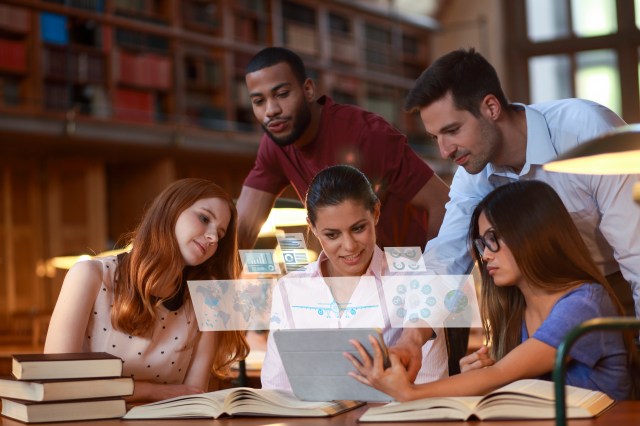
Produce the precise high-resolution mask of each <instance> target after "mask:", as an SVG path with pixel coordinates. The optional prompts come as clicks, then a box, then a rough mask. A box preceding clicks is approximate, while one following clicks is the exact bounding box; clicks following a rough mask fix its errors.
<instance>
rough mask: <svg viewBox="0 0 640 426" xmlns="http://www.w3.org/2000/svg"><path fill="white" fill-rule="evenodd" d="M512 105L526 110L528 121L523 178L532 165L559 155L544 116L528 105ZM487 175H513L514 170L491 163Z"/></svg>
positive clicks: (538, 164)
mask: <svg viewBox="0 0 640 426" xmlns="http://www.w3.org/2000/svg"><path fill="white" fill-rule="evenodd" d="M512 105H513V106H514V107H515V108H516V109H524V110H525V114H526V119H527V154H526V158H525V163H524V166H523V167H522V170H521V171H520V176H523V175H526V174H527V173H529V170H530V169H531V166H532V165H536V166H541V165H543V164H545V163H546V162H548V161H550V160H553V159H554V158H556V157H557V156H558V153H557V151H556V149H555V147H554V146H553V143H552V141H551V135H550V133H549V127H548V126H547V120H546V119H545V118H544V116H543V115H542V114H541V113H540V112H539V111H536V110H535V109H533V108H531V107H529V106H527V105H524V104H521V103H513V104H512ZM487 173H488V175H489V176H491V175H493V174H501V175H504V174H509V173H510V174H513V169H512V168H511V167H502V166H495V165H493V164H491V163H489V164H487Z"/></svg>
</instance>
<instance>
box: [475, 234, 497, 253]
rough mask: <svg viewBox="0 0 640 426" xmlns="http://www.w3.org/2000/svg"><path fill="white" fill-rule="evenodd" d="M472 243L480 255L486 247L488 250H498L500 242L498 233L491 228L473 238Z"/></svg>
mask: <svg viewBox="0 0 640 426" xmlns="http://www.w3.org/2000/svg"><path fill="white" fill-rule="evenodd" d="M473 245H474V246H475V247H476V250H478V253H480V256H482V254H483V253H484V249H485V248H488V249H489V251H491V252H493V253H495V252H497V251H498V250H500V243H499V242H498V234H496V231H494V230H493V229H489V230H488V231H487V232H485V233H484V235H482V236H481V237H480V238H475V239H474V240H473Z"/></svg>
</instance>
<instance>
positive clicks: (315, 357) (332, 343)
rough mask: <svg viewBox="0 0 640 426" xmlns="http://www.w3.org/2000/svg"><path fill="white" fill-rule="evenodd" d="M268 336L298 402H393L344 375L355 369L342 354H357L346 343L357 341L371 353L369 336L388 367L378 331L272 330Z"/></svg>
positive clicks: (347, 329)
mask: <svg viewBox="0 0 640 426" xmlns="http://www.w3.org/2000/svg"><path fill="white" fill-rule="evenodd" d="M272 333H273V338H274V340H275V343H276V346H277V348H278V351H279V352H280V357H281V358H282V364H283V365H284V369H285V372H286V373H287V377H288V378H289V383H290V384H291V389H292V390H293V393H294V394H295V395H296V397H298V398H300V399H301V400H304V401H333V400H339V399H348V400H358V401H385V402H386V401H392V400H393V398H391V397H390V396H389V395H387V394H385V393H383V392H381V391H379V390H377V389H375V388H372V387H370V386H367V385H364V384H362V383H360V382H358V381H357V380H356V379H354V378H353V377H350V376H349V375H348V373H349V372H350V371H355V368H354V367H353V365H352V364H351V362H350V361H349V360H348V359H346V358H345V357H344V355H343V353H344V352H349V353H352V354H353V355H355V356H356V357H358V352H357V351H356V349H355V348H354V347H353V345H352V344H351V343H349V340H350V339H355V340H358V341H359V342H360V343H362V345H363V346H364V347H365V349H367V351H368V352H369V353H370V354H373V351H372V348H371V343H370V342H369V335H373V336H375V337H377V339H378V341H379V342H380V343H381V345H382V348H383V352H384V353H385V365H388V355H387V351H386V346H385V344H384V341H383V340H382V334H381V333H380V330H379V329H372V328H368V329H363V328H339V329H304V330H303V329H291V330H274V331H273V332H272Z"/></svg>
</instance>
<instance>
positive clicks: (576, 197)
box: [424, 99, 640, 317]
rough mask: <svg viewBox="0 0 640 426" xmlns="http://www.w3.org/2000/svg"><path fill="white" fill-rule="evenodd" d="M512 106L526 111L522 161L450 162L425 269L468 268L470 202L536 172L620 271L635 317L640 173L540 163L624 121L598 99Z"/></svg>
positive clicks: (598, 256) (594, 249)
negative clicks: (515, 164)
mask: <svg viewBox="0 0 640 426" xmlns="http://www.w3.org/2000/svg"><path fill="white" fill-rule="evenodd" d="M514 106H515V107H516V108H523V109H524V110H525V112H526V118H527V153H526V160H525V164H524V167H523V168H522V170H521V171H520V173H516V172H515V171H514V170H513V169H512V168H510V167H498V166H494V165H492V164H488V165H487V166H486V167H485V168H484V170H482V171H481V172H480V173H478V174H476V175H472V174H469V173H467V171H466V170H464V168H462V167H459V168H458V170H457V171H456V173H455V175H454V177H453V182H452V184H451V189H450V192H449V197H450V201H449V202H448V203H447V206H446V208H447V212H446V214H445V217H444V221H443V223H442V226H441V228H440V233H439V234H438V236H437V237H436V238H434V239H432V240H431V241H429V243H428V244H427V246H426V248H425V253H424V259H425V264H426V266H427V270H429V271H432V272H434V273H436V274H464V273H468V272H469V271H470V270H471V267H472V258H471V256H470V255H469V251H468V248H467V244H466V238H467V233H468V231H469V224H470V223H469V222H470V219H471V214H472V212H473V209H474V208H475V206H476V205H477V204H478V203H479V202H480V201H481V200H482V199H483V198H484V196H485V195H487V194H488V193H489V192H491V191H492V190H493V189H494V188H496V187H498V186H501V185H504V184H506V183H509V182H513V181H516V180H520V179H523V180H527V179H537V180H541V181H544V182H546V183H548V184H549V185H551V186H552V187H553V188H554V189H555V190H556V192H557V193H558V195H559V196H560V198H561V199H562V201H563V202H564V204H565V206H566V207H567V210H569V213H570V214H571V216H572V218H573V220H574V222H575V224H576V225H577V227H578V229H579V231H580V233H581V234H582V237H583V239H584V241H585V243H586V244H587V247H588V248H589V250H590V252H591V255H592V256H593V258H594V260H595V261H596V263H597V264H598V266H599V267H600V268H601V270H602V272H603V273H604V274H605V275H608V274H611V273H614V272H617V271H618V270H620V271H621V272H622V274H623V276H624V278H625V279H626V280H627V281H628V282H629V283H630V285H631V289H632V292H633V299H634V301H635V311H636V316H637V317H640V205H638V204H636V203H635V202H634V201H633V185H634V183H636V182H638V181H639V177H640V175H588V174H569V173H554V172H548V171H545V170H543V168H542V165H543V164H544V163H546V162H548V161H550V160H553V159H555V158H556V157H557V156H558V155H559V154H562V153H563V152H565V151H568V150H570V149H571V148H573V147H575V146H576V145H579V144H581V143H584V142H586V141H588V140H590V139H593V138H595V137H597V136H600V135H602V134H603V133H606V132H609V131H611V130H612V129H613V128H614V127H618V126H622V125H624V124H625V122H624V121H623V120H622V119H621V118H620V117H618V116H617V115H616V114H615V113H613V112H612V111H611V110H609V109H607V108H606V107H604V106H602V105H599V104H597V103H595V102H591V101H586V100H581V99H564V100H559V101H551V102H545V103H540V104H534V105H529V106H526V105H522V104H514Z"/></svg>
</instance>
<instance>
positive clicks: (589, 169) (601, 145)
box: [543, 123, 640, 202]
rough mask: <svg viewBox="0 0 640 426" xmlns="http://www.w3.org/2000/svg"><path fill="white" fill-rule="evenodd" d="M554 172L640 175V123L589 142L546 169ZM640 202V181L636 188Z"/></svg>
mask: <svg viewBox="0 0 640 426" xmlns="http://www.w3.org/2000/svg"><path fill="white" fill-rule="evenodd" d="M543 168H544V169H545V170H548V171H552V172H564V173H577V174H590V175H626V174H635V173H640V123H636V124H629V125H627V126H621V127H618V128H617V129H615V130H613V131H612V132H611V133H607V134H604V135H602V136H600V137H598V138H595V139H592V140H590V141H588V142H585V143H583V144H581V145H579V146H577V147H575V148H574V149H572V150H570V151H567V152H566V153H564V154H562V155H561V156H559V157H558V159H557V160H555V161H552V162H550V163H547V164H545V165H544V166H543ZM633 198H634V200H636V201H637V202H640V182H638V183H636V184H635V185H634V187H633Z"/></svg>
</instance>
